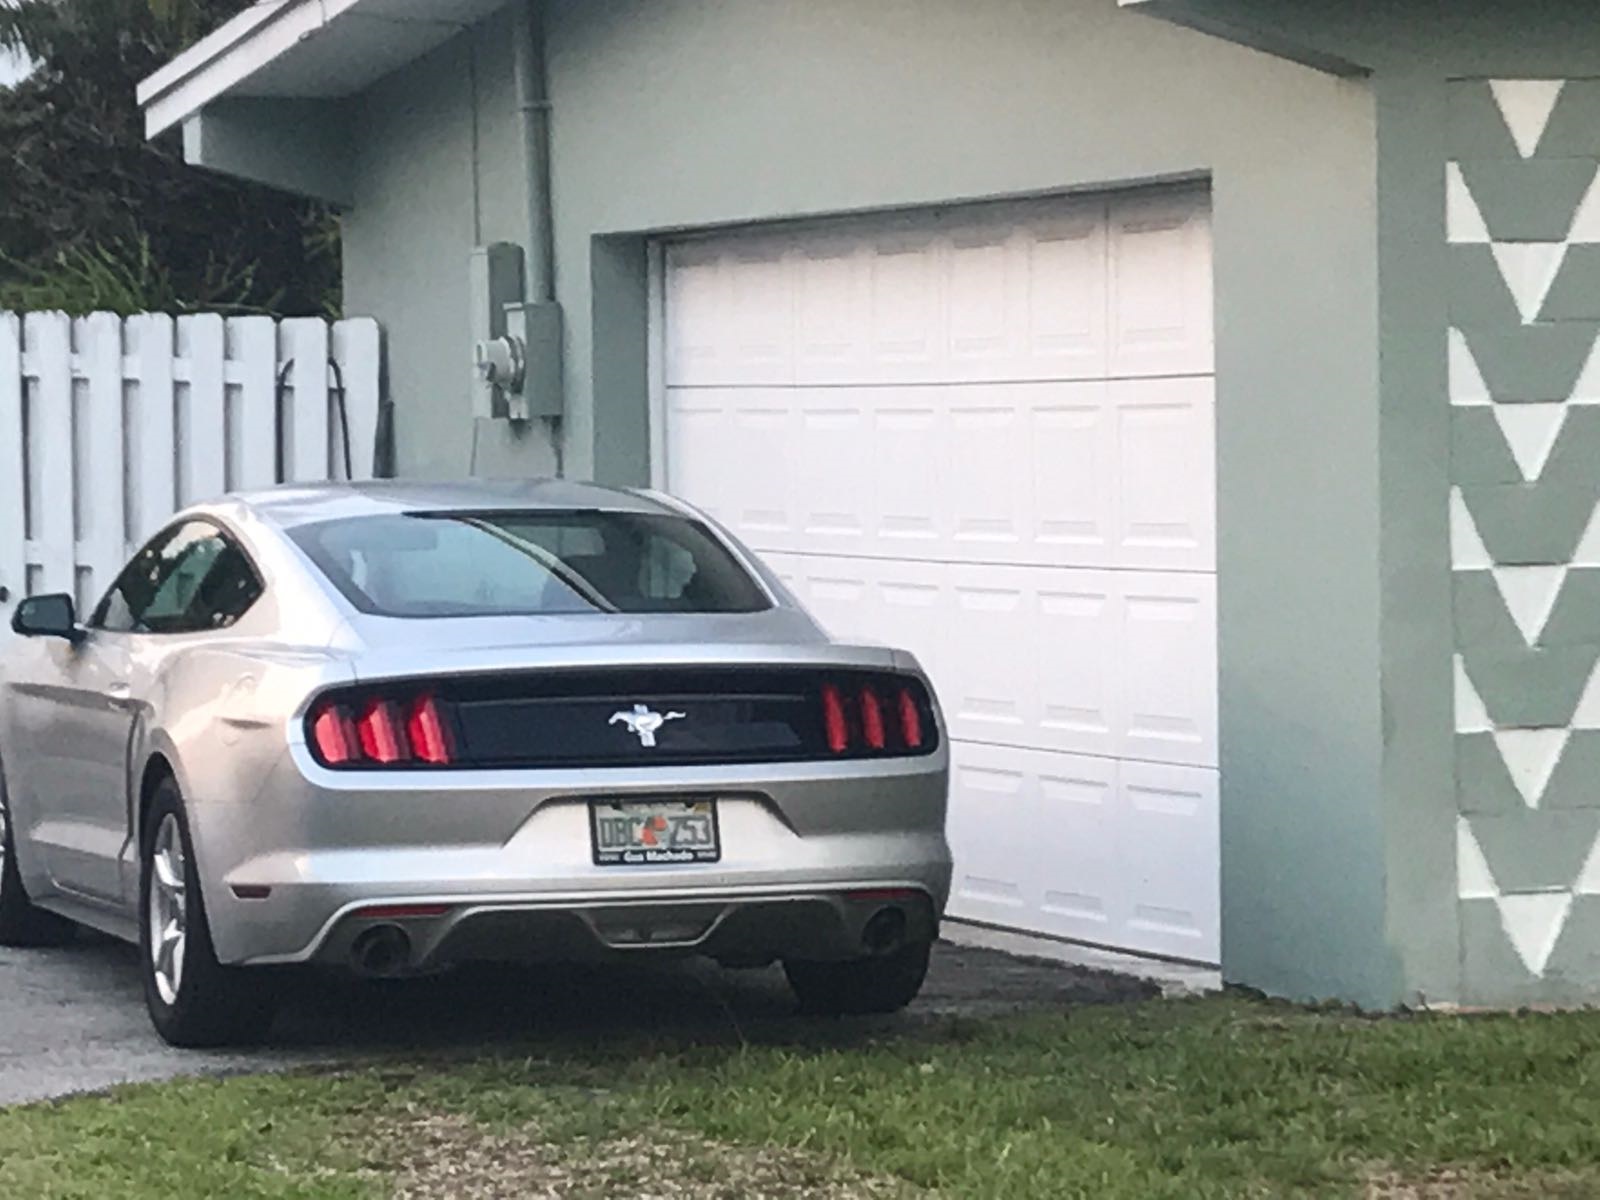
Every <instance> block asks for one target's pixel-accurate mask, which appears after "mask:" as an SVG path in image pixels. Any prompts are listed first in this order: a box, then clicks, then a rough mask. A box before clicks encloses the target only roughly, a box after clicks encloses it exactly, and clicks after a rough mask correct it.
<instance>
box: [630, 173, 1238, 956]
mask: <svg viewBox="0 0 1600 1200" xmlns="http://www.w3.org/2000/svg"><path fill="white" fill-rule="evenodd" d="M665 260H666V268H665V274H666V279H665V296H666V313H665V339H664V341H665V353H664V360H665V361H664V364H663V368H662V377H663V383H664V385H665V405H664V418H663V421H664V428H663V429H662V431H661V432H662V443H663V445H662V458H663V460H664V464H663V465H664V474H665V479H664V482H665V484H666V486H667V487H668V488H670V489H671V490H672V491H674V492H677V493H678V494H680V495H682V496H684V497H686V498H687V499H689V500H690V501H692V502H694V503H697V504H699V505H702V506H704V507H705V508H706V509H707V510H708V511H710V512H711V513H713V514H714V515H715V516H716V517H717V518H718V519H720V520H722V521H724V522H725V523H727V524H728V525H729V526H730V527H731V528H733V529H734V530H735V531H736V532H737V533H739V534H740V535H741V536H742V537H743V538H744V539H746V541H747V542H748V543H749V544H750V545H751V546H753V547H754V548H755V549H756V550H757V551H759V552H760V553H761V554H762V556H763V557H764V558H765V559H766V560H767V561H768V562H769V563H771V564H772V566H773V567H774V568H775V569H776V570H777V571H778V573H779V574H780V575H782V576H783V577H784V578H785V579H786V580H787V581H789V583H790V584H791V586H792V587H793V588H794V589H795V591H796V592H797V593H798V594H799V595H800V596H802V597H803V598H804V599H805V601H806V602H807V603H808V604H809V605H810V606H811V608H812V610H813V611H814V612H815V613H816V614H817V616H818V617H819V618H820V619H821V620H822V621H823V622H824V624H826V625H827V626H828V627H829V628H830V629H831V630H833V631H834V632H835V633H838V634H842V635H849V636H856V637H861V638H866V639H871V640H874V641H887V642H893V643H896V644H900V645H904V646H906V647H908V648H910V649H911V650H913V651H915V653H916V654H917V655H918V656H919V657H920V658H921V660H922V662H923V663H924V664H925V665H926V666H927V668H928V669H929V671H930V673H931V674H932V676H933V679H934V682H935V685H936V686H937V688H938V691H939V695H940V698H941V700H942V701H943V703H944V706H945V709H946V712H947V715H948V719H949V722H950V726H951V731H952V735H953V740H954V746H953V755H954V776H953V781H952V793H951V815H950V834H951V840H952V844H953V846H954V849H955V854H956V881H955V890H954V895H953V897H952V900H951V905H950V912H951V915H952V916H957V917H961V918H965V919H968V920H972V921H979V922H984V923H988V924H993V925H998V926H1002V927H1006V928H1014V929H1022V930H1029V931H1035V932H1040V933H1045V934H1050V935H1055V936H1059V937H1066V938H1072V939H1077V940H1082V941H1087V942H1093V943H1098V944H1102V945H1108V946H1114V947H1121V948H1126V949H1131V950H1135V951H1141V952H1145V953H1151V954H1160V955H1169V956H1175V957H1180V958H1185V959H1193V960H1197V961H1204V962H1214V961H1216V959H1217V957H1218V864H1217V858H1218V825H1217V790H1218V789H1217V681H1216V675H1217V663H1216V546H1215V543H1216V537H1215V515H1214V514H1215V509H1216V504H1215V491H1216V488H1215V468H1214V461H1215V445H1214V420H1213V410H1214V388H1213V379H1212V371H1213V365H1212V321H1211V246H1210V223H1209V210H1208V205H1207V201H1206V198H1205V197H1204V196H1203V195H1197V194H1194V193H1189V192H1183V193H1177V192H1172V191H1161V192H1143V193H1129V194H1123V195H1116V196H1111V197H1095V198H1086V199H1075V200H1070V201H1052V202H1048V203H1045V202H1040V203H1034V204H1028V205H1012V206H1005V207H988V208H983V209H957V210H951V211H947V212H942V213H935V214H927V215H922V216H896V217H893V218H888V217H884V218H877V219H874V220H872V221H866V222H863V221H855V222H849V223H840V224H838V225H836V226H827V227H819V228H811V229H806V230H798V231H797V230H773V231H770V232H768V231H759V232H754V233H739V234H737V235H728V236H721V237H714V238H709V239H705V240H694V241H685V242H681V243H675V244H673V245H670V246H668V247H667V250H666V255H665Z"/></svg>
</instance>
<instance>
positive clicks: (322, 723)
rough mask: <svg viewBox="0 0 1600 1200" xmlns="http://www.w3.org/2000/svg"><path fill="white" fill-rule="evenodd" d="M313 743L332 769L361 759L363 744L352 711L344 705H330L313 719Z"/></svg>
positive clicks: (319, 711)
mask: <svg viewBox="0 0 1600 1200" xmlns="http://www.w3.org/2000/svg"><path fill="white" fill-rule="evenodd" d="M311 743H312V745H314V746H315V747H316V748H317V753H318V754H319V755H321V756H322V761H323V762H325V763H327V764H328V765H329V766H330V767H340V766H343V765H344V764H345V763H347V762H353V761H355V760H356V759H358V758H360V757H361V742H360V740H359V739H358V737H357V735H356V726H355V722H354V721H352V720H351V719H350V710H349V709H347V708H346V707H345V706H344V705H342V704H328V705H325V706H323V707H322V708H321V709H319V710H318V712H317V715H316V716H315V717H313V718H312V719H311Z"/></svg>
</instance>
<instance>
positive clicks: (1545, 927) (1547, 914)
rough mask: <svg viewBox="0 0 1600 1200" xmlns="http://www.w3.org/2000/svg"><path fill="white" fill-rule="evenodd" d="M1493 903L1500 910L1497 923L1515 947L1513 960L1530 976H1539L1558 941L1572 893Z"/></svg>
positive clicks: (1506, 898) (1568, 911)
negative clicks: (1529, 973)
mask: <svg viewBox="0 0 1600 1200" xmlns="http://www.w3.org/2000/svg"><path fill="white" fill-rule="evenodd" d="M1495 903H1496V905H1497V906H1498V907H1499V909H1500V924H1501V925H1502V926H1503V927H1504V928H1505V931H1506V936H1507V937H1509V938H1510V939H1511V944H1512V946H1514V947H1515V948H1516V951H1517V957H1518V958H1520V959H1522V964H1523V966H1525V967H1527V968H1528V970H1529V971H1530V972H1532V973H1533V974H1534V975H1543V974H1544V969H1545V967H1546V966H1548V965H1549V963H1550V955H1551V952H1552V951H1554V950H1555V948H1556V943H1557V942H1558V941H1560V940H1561V930H1562V929H1563V928H1564V927H1565V925H1566V923H1567V914H1568V913H1570V912H1571V911H1572V893H1571V892H1534V893H1532V894H1530V895H1517V896H1501V897H1500V898H1499V899H1498V900H1497V901H1496V902H1495Z"/></svg>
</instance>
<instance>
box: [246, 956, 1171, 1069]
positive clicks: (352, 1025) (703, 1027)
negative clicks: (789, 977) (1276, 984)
mask: <svg viewBox="0 0 1600 1200" xmlns="http://www.w3.org/2000/svg"><path fill="white" fill-rule="evenodd" d="M287 986H288V989H289V995H288V1002H287V1003H286V1005H285V1008H284V1011H283V1013H282V1015H281V1016H280V1018H279V1021H278V1023H277V1025H276V1027H275V1028H274V1031H273V1036H272V1044H273V1045H274V1046H276V1047H279V1048H282V1049H317V1050H324V1051H326V1050H334V1051H338V1050H339V1049H341V1048H342V1049H345V1050H349V1051H374V1050H377V1051H382V1050H389V1049H393V1050H404V1051H407V1052H417V1051H436V1052H442V1053H450V1052H452V1051H465V1052H476V1051H482V1050H489V1051H504V1050H509V1049H513V1048H516V1047H523V1046H526V1047H530V1048H531V1047H536V1046H546V1047H549V1046H551V1045H552V1044H563V1043H568V1044H581V1045H583V1046H584V1047H585V1048H586V1049H590V1050H593V1049H595V1048H602V1047H603V1046H604V1045H605V1043H607V1042H614V1043H617V1044H619V1045H628V1046H635V1047H637V1046H638V1045H639V1044H640V1043H643V1042H651V1043H657V1044H659V1043H663V1042H669V1043H674V1044H680V1045H685V1046H690V1045H706V1046H719V1045H730V1046H732V1045H745V1044H751V1045H776V1046H812V1047H817V1048H824V1047H828V1048H841V1047H849V1046H854V1045H859V1044H863V1043H866V1042H882V1041H884V1040H885V1039H886V1038H895V1037H918V1036H926V1035H927V1034H928V1033H929V1032H930V1031H931V1030H932V1028H933V1027H936V1026H937V1027H939V1028H941V1029H944V1030H948V1029H949V1028H950V1027H951V1026H952V1022H954V1024H955V1025H956V1026H959V1025H960V1024H961V1023H963V1022H966V1021H979V1022H981V1021H983V1020H984V1019H985V1018H988V1017H993V1016H1000V1015H1004V1014H1007V1013H1012V1012H1022V1011H1030V1010H1041V1009H1054V1008H1060V1007H1065V1006H1073V1005H1082V1004H1106V1003H1126V1002H1132V1001H1138V1000H1144V999H1149V998H1151V997H1152V996H1153V995H1154V994H1155V991H1154V989H1153V988H1152V987H1150V986H1149V985H1147V984H1144V983H1141V982H1139V981H1137V980H1132V979H1127V978H1124V977H1120V976H1115V975H1109V974H1105V973H1102V972H1093V971H1086V970H1078V969H1074V968H1070V967H1063V966H1060V965H1057V964H1051V963H1034V962H1023V961H1021V960H1017V959H1013V958H1009V957H1007V956H1005V955H1001V954H996V953H994V952H992V951H985V950H972V949H965V948H956V947H951V946H941V947H940V948H939V951H938V953H937V954H936V955H935V961H934V966H933V969H932V970H931V972H930V975H929V980H928V985H927V987H926V989H925V990H924V993H923V996H922V997H921V998H920V999H919V1000H918V1001H917V1003H916V1004H914V1005H913V1006H912V1008H911V1009H909V1010H908V1011H907V1012H905V1013H901V1014H897V1015H895V1016H887V1017H870V1018H852V1019H829V1018H813V1017H803V1016H800V1015H799V1014H797V1013H796V1012H795V1006H794V1000H793V998H792V996H791V995H790V993H789V990H788V987H787V985H786V983H785V981H784V978H783V974H782V972H781V971H780V970H778V969H776V968H768V969H764V970H754V971H750V970H746V971H727V970H721V969H719V968H717V967H715V966H713V965H712V964H710V963H706V962H701V961H694V960H690V961H672V962H665V963H661V964H658V965H656V964H651V965H632V964H628V965H617V966H610V965H608V966H548V967H538V968H532V967H505V966H494V967H469V968H461V969H459V970H456V971H452V972H449V973H447V974H443V975H439V976H435V977H431V978H425V979H416V980H406V981H380V982H373V981H360V980H356V979H352V978H350V977H348V976H343V975H339V974H327V975H322V974H308V975H302V976H298V977H294V978H292V979H290V980H289V981H287Z"/></svg>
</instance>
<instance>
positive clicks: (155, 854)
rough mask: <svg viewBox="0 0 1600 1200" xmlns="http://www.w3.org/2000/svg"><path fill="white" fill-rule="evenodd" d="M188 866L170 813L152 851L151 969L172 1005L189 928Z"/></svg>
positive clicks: (179, 982)
mask: <svg viewBox="0 0 1600 1200" xmlns="http://www.w3.org/2000/svg"><path fill="white" fill-rule="evenodd" d="M187 892H188V864H187V863H186V861H185V859H184V853H183V832H182V830H181V829H180V828H179V827H178V818H177V817H175V816H174V815H173V814H171V813H168V814H167V815H166V816H165V817H163V818H162V820H161V824H160V826H158V827H157V829H156V837H155V844H154V846H153V847H152V848H151V851H150V899H149V909H150V911H149V914H148V917H147V919H148V920H149V922H150V969H151V974H152V976H153V977H154V979H155V985H156V991H157V992H158V993H159V994H160V996H161V999H162V1002H163V1003H165V1004H168V1005H172V1004H176V1003H177V1002H178V991H179V989H180V988H181V987H182V986H183V959H184V952H185V950H186V948H187V941H188V926H189V904H188V895H187Z"/></svg>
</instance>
